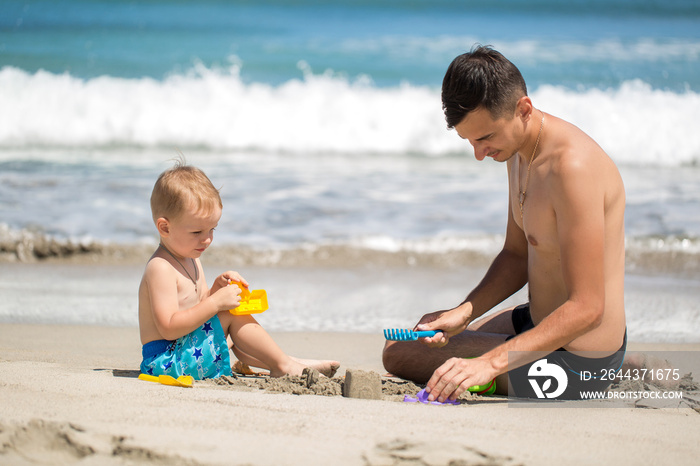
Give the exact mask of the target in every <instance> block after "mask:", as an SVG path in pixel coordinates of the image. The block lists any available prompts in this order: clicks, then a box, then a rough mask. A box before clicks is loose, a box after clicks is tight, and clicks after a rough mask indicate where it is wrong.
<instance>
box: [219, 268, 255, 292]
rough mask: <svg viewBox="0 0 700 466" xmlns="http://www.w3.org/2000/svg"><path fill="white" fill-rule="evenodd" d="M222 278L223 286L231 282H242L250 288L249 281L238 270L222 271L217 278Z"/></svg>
mask: <svg viewBox="0 0 700 466" xmlns="http://www.w3.org/2000/svg"><path fill="white" fill-rule="evenodd" d="M219 279H221V280H222V281H223V283H222V286H226V285H230V284H231V282H237V283H240V284H242V285H243V286H244V287H246V288H248V282H247V281H246V279H245V278H243V277H241V275H240V274H239V273H238V272H234V271H233V270H229V271H228V272H224V273H222V274H221V275H220V276H219V278H217V280H219Z"/></svg>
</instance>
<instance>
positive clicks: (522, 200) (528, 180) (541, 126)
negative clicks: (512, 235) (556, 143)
mask: <svg viewBox="0 0 700 466" xmlns="http://www.w3.org/2000/svg"><path fill="white" fill-rule="evenodd" d="M542 128H544V112H542V122H541V123H540V132H539V133H537V140H536V141H535V148H534V149H533V151H532V156H531V157H530V163H529V164H528V165H527V176H526V177H525V189H523V190H520V189H518V191H520V197H519V199H518V203H519V204H520V220H522V219H523V204H525V194H526V193H527V185H528V183H529V182H530V167H531V166H532V161H533V160H535V156H536V155H537V146H538V145H539V144H540V136H542ZM518 174H520V171H519V170H518ZM518 179H520V177H519V176H518Z"/></svg>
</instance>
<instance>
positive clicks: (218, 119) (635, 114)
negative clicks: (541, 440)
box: [0, 66, 700, 166]
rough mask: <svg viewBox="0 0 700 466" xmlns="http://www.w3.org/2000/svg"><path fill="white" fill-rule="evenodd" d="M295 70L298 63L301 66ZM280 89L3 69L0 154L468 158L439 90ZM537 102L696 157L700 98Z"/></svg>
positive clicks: (623, 140) (639, 90) (637, 88)
mask: <svg viewBox="0 0 700 466" xmlns="http://www.w3.org/2000/svg"><path fill="white" fill-rule="evenodd" d="M302 68H303V67H302ZM303 71H304V76H303V78H302V79H294V80H290V81H287V82H285V83H283V84H281V85H279V86H273V85H268V84H262V83H246V82H244V81H243V80H242V79H241V78H240V75H239V68H238V67H237V66H232V67H231V68H229V69H225V70H223V69H208V68H205V67H203V66H198V67H196V68H195V69H193V70H192V71H191V72H189V73H187V74H184V75H174V76H170V77H168V78H166V79H165V80H163V81H157V80H154V79H150V78H142V79H122V78H114V77H109V76H103V77H99V78H94V79H89V80H82V79H78V78H75V77H73V76H71V75H69V74H61V75H56V74H51V73H48V72H45V71H38V72H36V73H34V74H30V73H27V72H24V71H22V70H19V69H16V68H12V67H5V68H3V69H2V70H0V108H3V112H1V113H0V147H5V148H22V147H33V146H34V147H36V146H51V147H93V146H110V145H135V146H145V147H159V146H168V147H172V146H179V147H208V148H214V149H233V150H242V149H251V148H253V149H258V150H265V151H284V152H296V153H305V152H336V153H338V152H340V153H357V152H369V153H372V152H382V153H392V152H393V153H423V154H428V155H442V154H449V153H460V152H462V153H464V152H470V151H471V147H470V146H469V144H467V143H465V142H464V141H462V140H460V139H459V138H458V137H457V136H456V135H455V134H454V132H451V131H447V130H446V129H445V123H444V118H443V115H442V111H441V105H440V94H439V90H438V89H433V88H430V87H426V86H415V85H410V84H402V85H400V86H397V87H389V88H382V87H378V86H374V85H373V84H372V83H371V80H369V79H366V78H361V79H358V80H355V81H349V80H348V79H347V78H343V77H340V76H337V75H334V74H333V73H332V72H326V73H324V74H321V75H314V74H312V73H311V72H310V71H309V70H308V69H305V70H303ZM532 97H533V100H534V102H535V105H536V106H538V107H539V108H542V109H543V110H545V111H548V112H550V113H552V114H555V115H558V116H561V117H563V118H565V119H568V120H570V121H572V122H573V123H574V124H577V125H578V126H579V127H581V128H582V129H583V130H585V131H587V132H588V133H589V134H590V135H591V136H593V137H594V139H596V140H597V141H598V142H599V143H600V144H601V146H602V147H603V148H604V149H605V150H607V151H608V153H609V154H610V155H611V156H612V157H613V158H614V159H615V160H616V161H618V162H619V163H632V164H639V163H644V164H652V165H667V166H678V165H682V164H695V163H698V161H700V133H699V132H698V131H697V128H696V127H695V126H696V123H695V121H694V114H695V109H696V108H698V107H699V106H700V94H698V93H695V92H692V91H687V92H685V93H680V94H679V93H674V92H670V91H662V90H656V89H652V88H651V86H649V85H647V84H645V83H643V82H640V81H631V82H626V83H624V84H623V85H622V86H621V87H620V88H618V89H607V90H601V89H588V90H580V91H572V90H570V89H565V88H560V87H554V86H542V87H540V88H539V89H537V90H535V91H534V92H533V93H532Z"/></svg>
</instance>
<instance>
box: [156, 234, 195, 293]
mask: <svg viewBox="0 0 700 466" xmlns="http://www.w3.org/2000/svg"><path fill="white" fill-rule="evenodd" d="M160 247H161V248H163V249H165V252H167V253H168V254H170V257H172V258H173V259H175V262H177V263H178V264H180V267H182V270H184V271H185V273H186V274H187V276H188V277H189V279H190V280H192V283H193V284H194V292H195V293H198V291H197V280H199V270H197V263H196V262H195V261H194V259H190V260H191V261H192V266H193V267H194V278H192V275H190V273H189V272H188V271H187V269H186V268H185V266H184V265H183V264H182V262H180V261H179V260H178V259H177V257H175V255H174V254H173V253H172V252H170V250H169V249H168V248H166V247H165V245H164V244H163V243H160Z"/></svg>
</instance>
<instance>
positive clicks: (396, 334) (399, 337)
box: [384, 328, 437, 341]
mask: <svg viewBox="0 0 700 466" xmlns="http://www.w3.org/2000/svg"><path fill="white" fill-rule="evenodd" d="M436 333H437V331H435V330H423V331H418V330H411V329H408V328H406V329H401V328H385V329H384V338H386V339H387V340H392V341H415V340H417V339H419V338H425V337H432V336H434V335H435V334H436Z"/></svg>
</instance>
